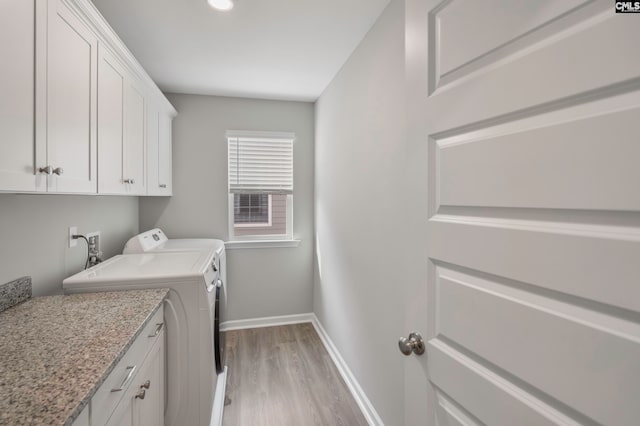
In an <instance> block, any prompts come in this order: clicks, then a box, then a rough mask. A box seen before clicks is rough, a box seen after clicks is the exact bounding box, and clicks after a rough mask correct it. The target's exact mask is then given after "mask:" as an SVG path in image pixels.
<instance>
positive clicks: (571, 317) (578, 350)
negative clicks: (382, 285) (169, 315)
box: [405, 0, 640, 425]
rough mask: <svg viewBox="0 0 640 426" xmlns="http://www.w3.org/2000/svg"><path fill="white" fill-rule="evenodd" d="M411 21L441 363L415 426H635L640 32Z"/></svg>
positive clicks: (498, 19)
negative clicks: (417, 425)
mask: <svg viewBox="0 0 640 426" xmlns="http://www.w3.org/2000/svg"><path fill="white" fill-rule="evenodd" d="M407 22H408V28H407V34H408V38H407V40H408V49H407V51H408V52H409V57H408V61H407V66H408V68H407V75H408V86H407V88H408V97H409V102H408V105H409V123H410V129H409V147H410V150H415V152H419V151H420V149H423V150H424V151H423V153H424V154H425V155H424V157H423V161H422V163H421V164H419V163H418V162H415V163H410V164H412V167H415V169H414V170H412V171H410V172H409V173H411V174H412V176H414V177H415V176H420V174H421V173H423V172H422V171H421V170H426V171H427V172H426V174H425V177H426V179H425V181H426V182H427V185H426V186H423V187H422V188H420V187H416V188H417V191H418V193H419V194H424V193H426V194H427V203H426V204H423V205H421V204H419V203H418V204H417V205H418V206H423V207H424V210H422V211H421V213H422V222H423V229H424V231H425V233H424V234H423V235H424V237H423V239H422V245H421V247H422V250H423V253H425V257H426V259H425V260H426V265H425V267H424V268H422V269H421V270H422V271H423V272H424V273H423V275H419V274H416V275H415V276H414V278H416V280H415V282H414V283H412V284H411V285H409V293H408V298H407V306H408V310H407V312H408V313H407V315H406V324H407V328H409V327H411V328H415V329H417V331H421V332H423V335H424V337H425V340H426V341H427V344H426V346H427V351H426V354H425V355H424V356H423V357H420V358H418V357H415V356H413V357H412V358H408V359H407V364H406V373H407V374H406V378H407V380H406V383H407V385H406V395H407V407H406V408H407V417H406V418H405V424H428V425H454V424H465V425H466V424H489V425H545V424H550V425H568V424H592V425H596V424H606V425H637V424H638V421H639V420H638V419H640V405H639V404H638V403H637V400H638V395H640V362H639V360H640V285H639V283H640V262H638V259H640V191H638V182H640V167H638V158H640V139H639V136H638V135H639V132H638V130H637V128H636V126H635V122H637V117H638V116H639V113H640V55H639V54H637V47H636V43H637V40H640V16H638V15H621V14H616V13H614V3H613V2H609V1H600V0H595V1H578V0H576V1H563V2H558V1H536V2H532V1H528V0H527V1H525V0H482V1H474V2H464V1H460V0H445V1H442V2H440V1H419V0H409V1H408V2H407ZM414 145H415V148H414ZM419 146H421V147H422V148H419ZM414 181H419V179H418V180H416V179H414ZM423 185H424V184H423ZM413 195H415V193H414V194H413ZM425 220H426V223H424V222H425ZM418 234H419V233H418ZM418 269H419V268H418ZM407 331H410V330H407Z"/></svg>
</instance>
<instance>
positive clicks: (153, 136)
mask: <svg viewBox="0 0 640 426" xmlns="http://www.w3.org/2000/svg"><path fill="white" fill-rule="evenodd" d="M159 117H160V113H159V109H158V106H157V104H156V103H155V102H153V101H150V102H148V104H147V195H159V194H158V192H159V190H160V187H159V185H158V142H159V140H158V138H159V137H160V132H159V126H160V122H159Z"/></svg>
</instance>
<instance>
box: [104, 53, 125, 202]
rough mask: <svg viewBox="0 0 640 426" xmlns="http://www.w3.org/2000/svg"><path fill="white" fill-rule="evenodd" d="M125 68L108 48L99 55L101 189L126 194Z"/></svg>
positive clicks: (105, 191) (106, 191) (108, 192)
mask: <svg viewBox="0 0 640 426" xmlns="http://www.w3.org/2000/svg"><path fill="white" fill-rule="evenodd" d="M125 79H126V77H125V71H124V69H123V67H122V65H121V64H120V62H119V61H117V60H116V59H115V58H114V57H113V56H112V55H111V54H110V53H109V52H108V51H107V50H106V49H105V48H103V47H101V48H100V49H99V57H98V192H99V193H100V194H124V193H126V186H125V183H124V182H123V179H124V176H123V154H124V88H125V84H126V81H125Z"/></svg>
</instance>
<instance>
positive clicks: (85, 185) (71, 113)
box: [46, 0, 98, 193]
mask: <svg viewBox="0 0 640 426" xmlns="http://www.w3.org/2000/svg"><path fill="white" fill-rule="evenodd" d="M48 7H49V10H48V22H47V26H48V28H47V34H48V39H47V85H46V87H47V96H46V103H47V110H46V114H47V121H46V123H47V124H46V127H47V159H48V161H47V163H48V165H49V166H51V167H52V168H53V169H54V174H52V175H51V176H50V178H49V184H48V190H49V192H67V193H74V192H75V193H91V192H93V193H95V192H96V191H97V189H98V188H97V173H96V169H97V152H96V121H97V120H96V106H97V102H96V94H97V84H96V81H97V63H98V55H97V46H98V42H97V39H96V37H95V35H94V34H93V33H92V32H91V31H89V29H88V28H87V27H86V26H85V25H84V24H83V23H82V22H81V21H80V20H79V19H78V18H77V17H76V15H74V14H73V13H72V12H71V11H70V10H69V9H68V8H67V6H65V4H63V3H62V1H61V0H49V2H48ZM56 171H57V173H56Z"/></svg>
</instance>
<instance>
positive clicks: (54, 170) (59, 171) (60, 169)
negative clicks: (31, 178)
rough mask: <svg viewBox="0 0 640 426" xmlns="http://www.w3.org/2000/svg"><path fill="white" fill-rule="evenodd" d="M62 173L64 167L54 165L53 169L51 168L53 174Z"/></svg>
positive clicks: (59, 174) (60, 174)
mask: <svg viewBox="0 0 640 426" xmlns="http://www.w3.org/2000/svg"><path fill="white" fill-rule="evenodd" d="M63 173H64V169H63V168H62V167H56V168H55V169H53V174H55V175H58V176H62V174H63Z"/></svg>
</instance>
